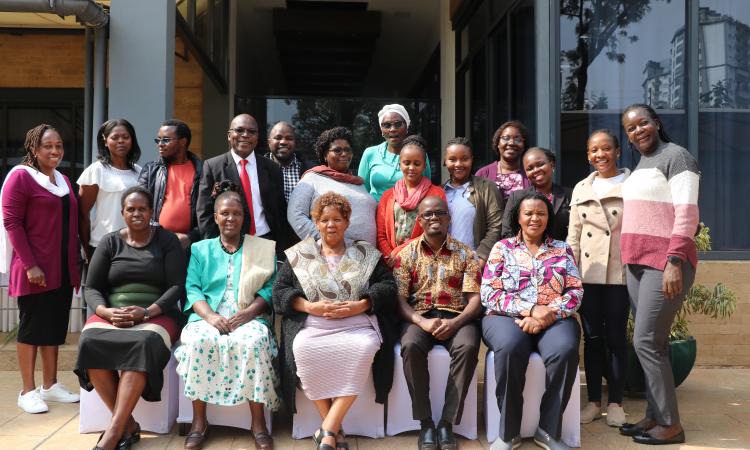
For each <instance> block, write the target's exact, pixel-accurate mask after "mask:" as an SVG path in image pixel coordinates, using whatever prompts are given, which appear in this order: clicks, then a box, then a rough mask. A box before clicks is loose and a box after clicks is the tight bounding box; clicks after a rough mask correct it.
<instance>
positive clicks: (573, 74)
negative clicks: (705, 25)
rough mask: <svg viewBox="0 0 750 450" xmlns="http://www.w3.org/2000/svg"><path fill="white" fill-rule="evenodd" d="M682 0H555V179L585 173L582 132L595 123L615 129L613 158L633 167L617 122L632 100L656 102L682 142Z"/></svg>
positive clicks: (571, 180)
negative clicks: (617, 148) (558, 171)
mask: <svg viewBox="0 0 750 450" xmlns="http://www.w3.org/2000/svg"><path fill="white" fill-rule="evenodd" d="M684 27H685V0H671V1H665V0H632V1H627V2H623V1H620V0H560V48H561V52H560V81H561V90H560V105H561V117H560V120H561V127H560V130H561V149H560V150H561V154H562V158H561V165H562V177H563V178H562V182H563V184H564V185H566V186H571V187H572V186H574V185H575V184H576V183H577V182H578V181H580V180H581V179H583V178H584V177H586V176H587V175H588V174H589V173H590V170H591V168H590V166H589V164H588V162H587V159H586V148H585V147H586V139H587V138H588V136H589V134H590V133H591V132H592V131H594V130H596V129H600V128H609V129H611V130H612V131H614V132H615V133H616V134H617V135H619V136H620V143H621V146H622V147H623V150H624V151H623V152H622V157H621V161H620V165H621V166H624V167H631V168H632V167H634V166H635V164H636V163H637V160H638V154H637V152H636V151H634V150H630V149H629V146H628V144H627V138H626V137H625V134H624V132H623V131H622V126H621V125H620V113H621V112H622V110H623V109H624V108H625V107H627V106H628V105H630V104H632V103H644V102H645V103H649V104H651V105H652V106H654V107H655V108H657V109H659V116H660V117H661V118H662V120H663V121H664V126H665V127H666V128H667V130H668V132H669V135H670V137H672V139H674V140H675V142H677V143H678V144H681V145H683V146H684V145H687V130H686V126H685V122H686V121H685V111H684V109H683V103H684V90H685V82H684V80H685V68H684V64H685V59H684V54H685V50H684V42H683V41H684Z"/></svg>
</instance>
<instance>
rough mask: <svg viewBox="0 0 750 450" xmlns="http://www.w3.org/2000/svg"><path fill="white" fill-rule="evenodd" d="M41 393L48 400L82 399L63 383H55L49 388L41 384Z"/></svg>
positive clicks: (43, 398) (63, 401) (68, 401)
mask: <svg viewBox="0 0 750 450" xmlns="http://www.w3.org/2000/svg"><path fill="white" fill-rule="evenodd" d="M39 394H41V396H42V400H44V401H47V402H59V403H77V402H78V401H79V400H81V396H80V395H78V394H76V393H74V392H70V391H69V390H68V389H67V388H66V387H65V386H63V384H62V383H55V384H53V385H52V387H50V388H49V389H44V387H41V386H40V387H39Z"/></svg>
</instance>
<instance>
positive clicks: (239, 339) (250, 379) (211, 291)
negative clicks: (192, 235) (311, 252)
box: [175, 182, 280, 449]
mask: <svg viewBox="0 0 750 450" xmlns="http://www.w3.org/2000/svg"><path fill="white" fill-rule="evenodd" d="M233 189H236V187H234V186H233V185H232V184H231V183H229V182H222V183H221V185H220V186H219V187H218V189H216V190H218V191H222V190H223V191H224V192H221V193H220V194H219V195H218V196H217V197H216V200H215V202H214V211H215V212H214V220H215V221H216V224H217V225H218V227H219V237H216V238H213V239H206V240H203V241H200V242H196V243H195V244H193V245H192V247H191V255H190V265H189V266H188V274H187V280H186V282H185V288H186V291H187V303H186V305H185V311H186V312H189V311H192V314H190V318H189V319H188V324H187V326H185V328H184V329H183V331H182V335H181V336H180V340H181V341H182V345H181V346H180V347H179V348H178V349H177V351H176V352H175V356H176V357H177V360H178V361H179V363H178V366H177V373H178V374H179V375H180V376H181V377H182V378H183V380H184V381H185V396H186V397H187V398H189V399H190V400H192V401H193V423H192V425H191V428H190V432H189V433H188V435H187V438H186V439H185V448H186V449H198V448H201V447H202V446H203V443H204V442H205V440H206V432H207V431H208V421H207V419H206V403H211V404H215V405H238V404H241V403H245V402H248V403H249V404H250V412H251V415H252V426H251V429H252V433H253V435H254V437H255V448H257V449H270V448H273V440H272V439H271V435H270V434H269V433H268V428H266V422H265V417H264V414H263V406H264V405H265V406H266V407H267V408H269V409H271V410H276V409H278V407H279V403H280V400H279V396H278V395H277V393H276V386H277V385H278V377H277V375H276V371H275V370H274V368H273V362H272V361H273V359H274V358H275V357H276V355H277V352H278V350H277V347H276V341H275V340H274V336H273V332H272V329H271V324H273V321H272V320H271V316H270V315H269V312H270V311H271V310H272V309H271V307H270V302H271V289H272V286H273V282H274V280H275V279H276V251H275V244H274V242H273V241H269V240H266V239H262V238H258V237H255V236H250V235H242V234H241V230H242V220H243V210H242V200H241V199H240V196H239V194H238V193H237V192H235V191H234V190H233Z"/></svg>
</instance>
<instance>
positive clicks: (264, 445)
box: [253, 431, 273, 450]
mask: <svg viewBox="0 0 750 450" xmlns="http://www.w3.org/2000/svg"><path fill="white" fill-rule="evenodd" d="M253 437H254V438H255V448H256V449H257V450H272V449H273V438H272V437H271V435H270V434H269V433H268V432H267V431H262V432H260V433H253Z"/></svg>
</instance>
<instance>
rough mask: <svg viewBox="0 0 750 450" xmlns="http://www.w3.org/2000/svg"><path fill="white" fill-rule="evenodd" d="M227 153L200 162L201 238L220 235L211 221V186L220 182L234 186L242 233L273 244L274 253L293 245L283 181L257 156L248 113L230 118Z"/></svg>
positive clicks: (272, 166) (271, 164)
mask: <svg viewBox="0 0 750 450" xmlns="http://www.w3.org/2000/svg"><path fill="white" fill-rule="evenodd" d="M227 140H228V141H229V151H228V152H227V153H224V154H223V155H220V156H216V157H214V158H211V159H209V160H207V161H205V162H204V163H203V174H202V176H201V181H200V187H199V191H198V208H197V209H198V227H199V229H200V232H201V234H202V235H203V237H204V238H212V237H216V236H218V235H219V229H218V227H217V226H216V223H215V222H214V216H213V214H214V201H213V198H212V197H211V194H212V193H213V191H214V186H215V185H216V184H217V183H219V182H222V181H225V180H226V181H230V182H232V183H233V184H235V185H236V186H237V187H238V188H239V191H240V194H241V195H240V197H242V206H243V209H244V211H245V217H244V221H243V224H242V231H243V233H246V234H252V235H256V236H259V237H264V238H268V239H271V240H274V241H276V253H277V255H279V257H281V256H283V251H284V250H286V249H287V248H289V247H290V246H291V245H293V244H294V241H292V240H291V239H292V237H293V236H294V233H293V232H292V231H291V228H290V227H289V223H288V222H287V219H286V201H285V200H284V180H283V177H282V174H281V169H280V168H279V166H278V165H277V164H276V163H274V162H273V161H270V160H268V159H266V158H263V157H262V156H260V155H258V156H257V157H256V154H255V151H254V150H255V148H256V147H257V146H258V122H257V121H256V120H255V118H253V117H252V116H250V115H248V114H240V115H239V116H237V117H235V118H234V119H232V122H231V124H230V125H229V131H227Z"/></svg>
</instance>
